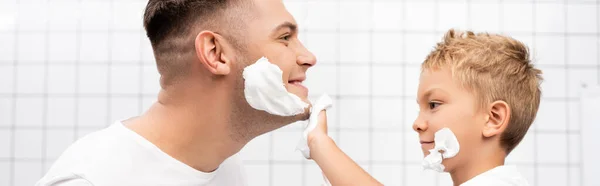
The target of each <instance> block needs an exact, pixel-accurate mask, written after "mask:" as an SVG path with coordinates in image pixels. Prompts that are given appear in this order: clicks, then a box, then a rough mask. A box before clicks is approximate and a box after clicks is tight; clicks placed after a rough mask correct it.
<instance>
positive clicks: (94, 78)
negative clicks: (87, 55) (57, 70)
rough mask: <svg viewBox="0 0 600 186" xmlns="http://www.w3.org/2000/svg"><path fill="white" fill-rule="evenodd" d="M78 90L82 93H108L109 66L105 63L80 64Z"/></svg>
mask: <svg viewBox="0 0 600 186" xmlns="http://www.w3.org/2000/svg"><path fill="white" fill-rule="evenodd" d="M78 78H79V80H78V85H77V88H78V90H77V91H78V92H79V93H81V94H106V93H107V91H108V87H107V86H108V84H107V82H108V68H107V67H106V66H104V65H93V66H79V77H78Z"/></svg>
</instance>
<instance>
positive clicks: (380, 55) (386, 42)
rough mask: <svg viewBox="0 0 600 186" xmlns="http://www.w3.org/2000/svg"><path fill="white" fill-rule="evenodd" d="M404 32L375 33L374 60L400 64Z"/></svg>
mask: <svg viewBox="0 0 600 186" xmlns="http://www.w3.org/2000/svg"><path fill="white" fill-rule="evenodd" d="M403 43H404V41H403V38H402V33H399V32H398V33H377V34H373V48H372V51H373V62H374V63H393V64H400V63H401V62H402V55H403V50H404V49H403V48H402V47H403Z"/></svg>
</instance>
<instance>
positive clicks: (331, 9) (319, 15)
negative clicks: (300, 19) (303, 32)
mask: <svg viewBox="0 0 600 186" xmlns="http://www.w3.org/2000/svg"><path fill="white" fill-rule="evenodd" d="M339 12H340V8H339V2H337V1H334V2H332V1H326V2H323V1H319V0H311V1H309V3H308V12H307V15H308V16H307V23H306V28H308V29H311V30H335V29H336V28H338V27H339V19H340V18H339Z"/></svg>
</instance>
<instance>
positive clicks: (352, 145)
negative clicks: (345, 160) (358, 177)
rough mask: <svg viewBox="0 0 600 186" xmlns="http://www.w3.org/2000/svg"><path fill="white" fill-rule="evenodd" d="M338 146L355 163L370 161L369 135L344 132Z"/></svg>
mask: <svg viewBox="0 0 600 186" xmlns="http://www.w3.org/2000/svg"><path fill="white" fill-rule="evenodd" d="M337 144H338V146H339V147H340V149H342V151H344V152H345V153H346V154H347V155H348V156H349V157H350V158H352V159H353V160H354V161H368V160H369V158H371V157H370V155H369V133H368V132H355V131H342V133H340V141H339V142H337Z"/></svg>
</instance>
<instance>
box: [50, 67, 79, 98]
mask: <svg viewBox="0 0 600 186" xmlns="http://www.w3.org/2000/svg"><path fill="white" fill-rule="evenodd" d="M75 73H76V69H75V66H73V65H55V66H52V65H51V66H48V76H47V81H48V93H50V94H74V93H75V85H76V82H75V81H76V77H75Z"/></svg>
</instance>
